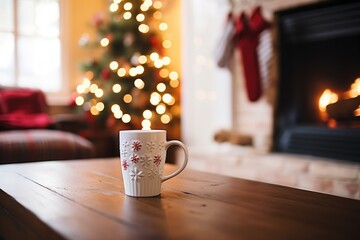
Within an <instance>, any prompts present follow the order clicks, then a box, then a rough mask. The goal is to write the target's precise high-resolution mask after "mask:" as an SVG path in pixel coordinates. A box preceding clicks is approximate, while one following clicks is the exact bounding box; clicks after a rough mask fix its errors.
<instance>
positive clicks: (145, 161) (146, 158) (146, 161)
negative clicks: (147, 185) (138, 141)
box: [140, 154, 151, 168]
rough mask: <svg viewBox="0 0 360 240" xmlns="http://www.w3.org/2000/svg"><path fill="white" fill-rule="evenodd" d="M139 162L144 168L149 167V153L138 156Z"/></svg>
mask: <svg viewBox="0 0 360 240" xmlns="http://www.w3.org/2000/svg"><path fill="white" fill-rule="evenodd" d="M140 163H141V165H142V166H143V167H144V168H148V167H150V164H151V159H150V156H149V155H147V154H146V155H144V156H141V157H140Z"/></svg>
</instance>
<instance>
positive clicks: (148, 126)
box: [141, 119, 151, 130]
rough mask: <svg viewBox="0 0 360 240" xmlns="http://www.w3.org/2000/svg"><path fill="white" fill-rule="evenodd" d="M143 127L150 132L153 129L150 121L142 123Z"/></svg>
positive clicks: (146, 120)
mask: <svg viewBox="0 0 360 240" xmlns="http://www.w3.org/2000/svg"><path fill="white" fill-rule="evenodd" d="M141 126H142V129H143V130H150V129H151V122H150V120H149V119H144V120H143V121H142V122H141Z"/></svg>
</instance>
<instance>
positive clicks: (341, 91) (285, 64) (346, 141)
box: [274, 1, 360, 162]
mask: <svg viewBox="0 0 360 240" xmlns="http://www.w3.org/2000/svg"><path fill="white" fill-rule="evenodd" d="M275 19H276V21H275V25H276V39H277V48H278V49H277V51H278V52H277V55H278V70H277V71H278V76H279V82H278V99H277V106H276V111H275V127H274V129H275V132H274V150H275V151H280V152H291V153H300V154H309V155H315V156H321V157H329V158H335V159H340V160H350V161H357V162H360V3H359V2H357V1H327V2H321V3H316V4H312V5H308V6H302V7H297V8H293V9H287V10H282V11H278V12H276V13H275Z"/></svg>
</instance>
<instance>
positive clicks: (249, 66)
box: [235, 7, 269, 102]
mask: <svg viewBox="0 0 360 240" xmlns="http://www.w3.org/2000/svg"><path fill="white" fill-rule="evenodd" d="M268 27H269V24H268V22H266V20H265V19H264V18H263V17H262V15H261V11H260V7H257V8H256V9H255V10H254V12H253V14H252V16H251V18H250V21H249V22H248V20H247V18H246V15H245V14H244V13H242V14H241V15H240V18H239V19H238V21H236V26H235V31H236V33H237V36H238V37H237V47H238V48H239V49H240V53H241V57H242V61H243V66H244V77H245V86H246V92H247V95H248V98H249V100H250V101H252V102H253V101H256V100H258V99H259V98H260V96H261V93H262V88H261V78H260V71H259V60H258V54H257V46H258V44H259V34H260V33H261V32H262V31H263V30H265V29H266V28H268Z"/></svg>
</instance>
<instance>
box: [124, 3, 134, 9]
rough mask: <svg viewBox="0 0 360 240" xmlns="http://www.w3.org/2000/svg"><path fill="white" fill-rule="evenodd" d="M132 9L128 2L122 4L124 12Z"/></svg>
mask: <svg viewBox="0 0 360 240" xmlns="http://www.w3.org/2000/svg"><path fill="white" fill-rule="evenodd" d="M132 7H133V5H132V3H130V2H127V3H125V4H124V10H126V11H129V10H131V9H132Z"/></svg>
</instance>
